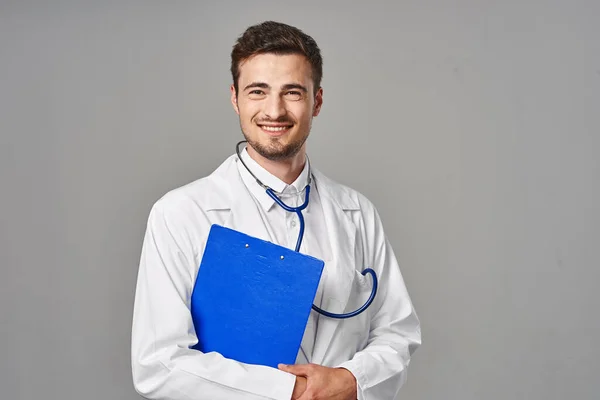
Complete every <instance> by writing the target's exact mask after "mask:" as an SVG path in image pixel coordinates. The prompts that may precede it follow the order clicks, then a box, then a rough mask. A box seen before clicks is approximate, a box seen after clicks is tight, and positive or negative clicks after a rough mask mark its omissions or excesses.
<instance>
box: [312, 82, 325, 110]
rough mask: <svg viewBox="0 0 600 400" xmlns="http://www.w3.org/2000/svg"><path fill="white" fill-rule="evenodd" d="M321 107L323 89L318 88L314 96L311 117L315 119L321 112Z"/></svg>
mask: <svg viewBox="0 0 600 400" xmlns="http://www.w3.org/2000/svg"><path fill="white" fill-rule="evenodd" d="M322 105H323V88H322V87H320V88H319V90H317V94H316V95H315V108H314V110H313V117H316V116H317V115H319V113H320V112H321V106H322Z"/></svg>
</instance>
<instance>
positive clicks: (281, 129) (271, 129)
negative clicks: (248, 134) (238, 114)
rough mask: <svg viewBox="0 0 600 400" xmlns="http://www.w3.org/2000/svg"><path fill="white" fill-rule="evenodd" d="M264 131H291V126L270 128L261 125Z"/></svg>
mask: <svg viewBox="0 0 600 400" xmlns="http://www.w3.org/2000/svg"><path fill="white" fill-rule="evenodd" d="M260 127H261V128H262V129H264V130H265V131H269V132H281V131H284V130H286V129H289V128H290V126H268V125H260Z"/></svg>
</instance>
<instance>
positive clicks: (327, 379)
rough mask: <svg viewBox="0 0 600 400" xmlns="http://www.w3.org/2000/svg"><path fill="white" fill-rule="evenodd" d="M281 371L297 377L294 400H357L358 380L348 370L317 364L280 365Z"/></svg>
mask: <svg viewBox="0 0 600 400" xmlns="http://www.w3.org/2000/svg"><path fill="white" fill-rule="evenodd" d="M279 369H280V370H282V371H285V372H289V373H290V374H294V375H296V386H294V393H293V394H292V400H296V399H297V400H309V399H315V400H356V378H355V377H354V375H352V373H351V372H350V371H348V370H347V369H344V368H328V367H323V366H321V365H317V364H300V365H283V364H279ZM302 378H306V380H303V379H302ZM304 388H306V390H303V389H304Z"/></svg>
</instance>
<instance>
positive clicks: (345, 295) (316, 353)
mask: <svg viewBox="0 0 600 400" xmlns="http://www.w3.org/2000/svg"><path fill="white" fill-rule="evenodd" d="M314 176H315V180H316V182H317V184H318V190H319V194H320V197H321V203H322V205H323V213H324V215H325V224H326V227H327V233H328V236H329V242H330V243H331V251H332V256H333V257H332V261H331V262H329V263H327V264H326V266H325V271H324V279H325V281H324V295H323V302H322V307H321V308H322V309H323V310H325V311H329V312H333V313H336V314H340V313H344V312H345V308H346V305H347V303H348V299H349V297H350V293H351V289H352V283H353V281H354V277H355V273H354V271H355V266H354V264H355V259H354V258H355V257H354V253H355V247H356V246H355V244H356V226H355V225H354V223H353V222H352V220H351V218H350V216H349V213H350V211H351V210H357V209H359V208H358V205H357V204H356V203H355V202H353V201H352V200H351V199H350V198H349V197H347V194H346V193H344V192H341V191H339V189H338V188H339V186H338V185H336V184H335V183H334V184H333V185H331V184H330V183H329V182H330V181H329V180H328V179H327V178H325V177H324V176H322V175H321V174H320V173H318V172H316V171H315V173H314ZM350 311H352V310H350ZM339 323H340V320H339V319H334V318H329V317H325V316H322V315H320V316H319V325H318V330H317V335H316V340H315V347H314V350H313V357H312V362H313V363H315V364H322V363H323V361H324V359H325V357H326V355H327V350H328V348H329V347H330V344H331V341H332V338H333V335H334V334H335V331H336V329H337V328H338V325H339Z"/></svg>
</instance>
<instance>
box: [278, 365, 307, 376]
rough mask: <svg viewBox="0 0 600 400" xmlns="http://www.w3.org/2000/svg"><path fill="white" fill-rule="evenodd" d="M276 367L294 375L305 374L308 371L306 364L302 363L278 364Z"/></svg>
mask: <svg viewBox="0 0 600 400" xmlns="http://www.w3.org/2000/svg"><path fill="white" fill-rule="evenodd" d="M277 367H278V368H279V369H280V370H282V371H284V372H289V373H290V374H294V375H296V376H307V373H308V366H307V365H304V364H297V365H286V364H279V365H278V366H277Z"/></svg>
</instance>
